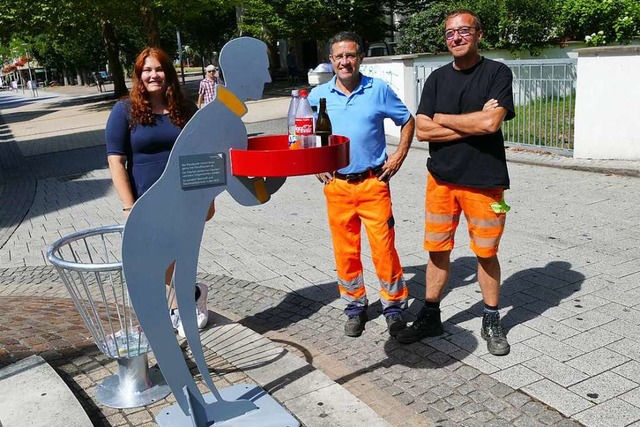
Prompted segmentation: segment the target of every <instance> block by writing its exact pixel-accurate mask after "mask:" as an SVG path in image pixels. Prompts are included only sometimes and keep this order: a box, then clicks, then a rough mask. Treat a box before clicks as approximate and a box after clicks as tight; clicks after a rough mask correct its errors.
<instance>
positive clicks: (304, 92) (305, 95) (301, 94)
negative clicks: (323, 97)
mask: <svg viewBox="0 0 640 427" xmlns="http://www.w3.org/2000/svg"><path fill="white" fill-rule="evenodd" d="M298 93H299V94H300V96H302V97H307V96H308V95H309V91H308V90H306V89H300V90H299V91H298Z"/></svg>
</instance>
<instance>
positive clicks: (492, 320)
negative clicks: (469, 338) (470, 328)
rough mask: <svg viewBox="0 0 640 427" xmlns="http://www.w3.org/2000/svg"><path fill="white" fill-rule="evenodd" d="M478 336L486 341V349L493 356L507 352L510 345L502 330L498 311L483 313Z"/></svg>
mask: <svg viewBox="0 0 640 427" xmlns="http://www.w3.org/2000/svg"><path fill="white" fill-rule="evenodd" d="M480 336H482V339H484V340H486V341H487V350H489V353H491V354H493V355H494V356H504V355H507V354H509V351H510V350H511V346H510V345H509V343H508V342H507V337H506V335H505V334H504V331H503V330H502V325H501V324H500V313H498V312H495V313H484V316H483V317H482V330H481V331H480Z"/></svg>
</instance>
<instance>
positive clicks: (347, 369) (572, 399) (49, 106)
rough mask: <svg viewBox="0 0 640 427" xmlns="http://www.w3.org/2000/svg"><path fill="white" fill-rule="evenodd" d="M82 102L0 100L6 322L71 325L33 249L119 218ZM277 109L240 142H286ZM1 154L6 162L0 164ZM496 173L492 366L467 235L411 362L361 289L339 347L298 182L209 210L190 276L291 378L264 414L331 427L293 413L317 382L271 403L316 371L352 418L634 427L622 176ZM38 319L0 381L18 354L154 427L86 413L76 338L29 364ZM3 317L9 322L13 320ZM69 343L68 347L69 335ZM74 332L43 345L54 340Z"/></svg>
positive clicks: (100, 110) (635, 335)
mask: <svg viewBox="0 0 640 427" xmlns="http://www.w3.org/2000/svg"><path fill="white" fill-rule="evenodd" d="M89 95H90V94H89ZM90 96H95V95H90ZM27 101H29V102H27ZM88 101H90V102H86V103H84V102H79V101H78V94H75V95H74V96H73V97H69V96H68V94H58V96H56V97H52V98H51V99H47V100H41V101H39V100H38V101H35V102H32V100H26V99H24V98H19V97H18V98H16V97H14V96H10V97H8V98H5V97H4V94H0V115H1V116H0V117H1V120H2V121H4V124H2V123H0V138H1V139H0V189H2V193H1V194H0V225H2V229H1V231H0V265H2V266H3V269H2V270H0V295H2V296H3V298H2V300H0V301H2V302H0V304H2V305H3V307H0V309H2V308H4V311H3V312H4V313H8V312H11V311H10V310H11V307H13V306H15V305H18V302H17V301H18V298H23V299H24V298H25V297H26V299H25V301H28V302H30V303H34V304H35V303H36V302H37V301H41V300H42V297H43V296H47V298H48V299H47V301H55V302H56V303H55V304H54V306H55V307H61V306H65V304H67V306H66V311H64V313H65V316H69V318H70V319H71V318H73V315H72V314H71V313H73V307H72V306H70V305H69V303H68V300H66V295H65V292H66V291H65V290H64V289H63V288H62V287H61V286H60V283H59V280H58V279H57V277H56V275H55V273H54V270H53V269H52V267H50V266H49V265H48V264H47V262H46V261H45V259H44V255H43V254H44V252H45V250H46V247H47V245H48V244H50V243H51V242H53V241H54V240H56V239H57V238H59V237H61V236H65V235H67V234H69V233H71V232H73V231H76V230H82V229H86V228H89V227H97V226H102V225H107V224H112V223H114V222H116V221H121V220H122V218H121V211H120V203H119V201H118V198H117V195H116V194H115V192H114V190H113V189H112V188H111V183H110V179H109V174H108V171H107V170H106V169H104V166H105V160H104V146H103V144H104V142H103V141H101V140H100V134H101V132H102V129H100V121H101V120H103V121H102V123H104V122H105V121H106V117H107V116H108V112H109V109H110V105H111V102H112V101H107V100H101V99H95V100H94V99H89V100H88ZM287 105H288V100H286V98H277V99H275V100H262V101H259V102H255V103H252V104H251V105H250V113H249V114H252V113H254V116H253V117H252V118H251V122H249V120H247V123H248V124H247V129H248V132H249V133H252V134H254V133H284V129H285V128H286V126H285V121H284V119H283V117H284V114H286V106H287ZM259 110H261V111H259ZM267 113H268V115H266V114H267ZM79 128H80V129H79ZM74 129H76V130H74ZM16 135H18V137H16ZM39 135H41V136H39ZM420 145H421V144H420V143H418V142H415V143H414V148H413V149H412V150H411V152H410V154H409V156H408V158H407V160H406V161H405V164H404V165H403V167H402V169H401V171H400V172H399V173H398V175H397V176H396V177H394V178H393V180H392V183H391V187H392V191H393V197H394V211H395V212H394V213H395V218H396V224H397V241H398V249H399V251H400V256H401V260H402V262H403V265H404V266H405V274H406V277H407V279H408V284H409V288H410V294H411V297H412V304H411V308H410V313H413V314H415V313H416V312H417V310H419V308H420V304H419V300H420V299H422V298H423V295H424V264H425V261H426V255H425V253H424V251H423V250H422V243H421V239H422V233H423V232H422V230H423V216H424V213H423V211H424V207H423V203H424V202H423V197H424V185H425V167H424V164H425V162H426V157H427V152H426V151H425V150H424V149H422V148H421V147H420ZM5 153H9V154H10V155H11V156H13V157H12V158H13V159H14V160H12V161H11V162H8V161H6V160H5V159H7V158H8V157H7V156H6V155H5ZM508 156H509V159H510V164H509V168H510V172H511V176H512V189H511V190H510V191H509V192H508V193H507V203H509V204H510V205H511V206H512V210H511V212H510V214H509V220H508V223H507V230H506V232H505V236H504V238H503V243H502V245H501V254H500V257H501V262H502V265H503V288H502V295H503V298H502V302H501V305H502V310H501V312H502V316H503V318H504V322H505V325H506V327H507V329H508V330H509V339H510V342H511V344H512V352H511V354H510V355H508V356H506V357H500V358H497V357H493V356H491V355H489V354H488V353H487V351H486V346H485V345H484V342H483V341H482V340H481V339H480V337H479V321H480V318H479V314H480V312H481V303H480V295H479V290H478V286H477V281H476V276H475V267H474V260H473V258H472V253H471V251H470V250H469V249H468V237H467V236H466V233H464V231H461V232H460V233H458V235H457V239H458V241H457V245H456V248H455V250H454V253H453V259H452V277H451V281H450V285H449V289H448V294H447V296H446V297H445V299H444V300H443V315H444V319H446V323H445V330H446V334H445V335H444V336H443V337H438V338H435V339H428V340H425V341H423V342H420V343H415V344H412V345H410V346H400V345H399V344H397V343H396V342H395V341H394V340H391V339H389V337H388V335H387V333H386V330H385V324H384V319H383V318H382V316H380V307H379V303H378V302H377V301H376V300H377V290H376V289H375V286H372V287H369V288H368V291H369V297H370V300H371V302H372V306H371V308H370V317H372V318H373V320H372V321H371V322H370V323H369V324H368V325H367V329H366V331H365V333H364V335H363V336H362V337H361V338H358V339H347V338H345V337H344V336H343V333H342V324H343V321H344V319H343V317H342V313H341V309H342V304H341V302H340V301H339V299H338V294H337V290H336V285H335V279H334V276H335V271H334V263H333V254H332V250H331V241H330V238H329V231H328V228H327V225H326V218H325V215H326V214H325V208H324V198H323V196H322V192H321V186H320V184H319V183H318V182H317V181H316V180H315V178H314V177H292V178H289V179H288V180H287V183H286V185H285V186H283V188H282V189H281V190H280V191H279V192H278V193H276V194H275V195H274V196H273V199H272V200H271V201H270V202H269V203H267V204H265V205H263V206H259V207H252V208H246V207H240V206H239V205H237V204H236V203H235V202H234V201H233V200H232V199H231V198H230V197H229V196H228V195H226V194H223V195H222V196H221V197H219V199H218V205H217V206H218V209H217V214H216V216H215V217H214V219H213V220H212V221H211V222H210V223H209V224H208V225H207V227H206V231H205V236H204V239H203V244H202V248H201V255H200V270H201V272H200V279H201V280H203V281H205V282H206V283H208V284H209V285H210V286H211V287H212V288H213V289H215V290H216V292H212V293H210V308H211V309H212V310H213V311H214V312H216V313H217V315H219V316H223V317H224V318H226V319H228V320H229V321H231V322H238V323H236V324H237V325H239V327H247V328H250V329H251V330H253V331H255V332H257V333H259V334H261V335H262V337H265V338H268V339H269V340H270V341H271V343H273V344H274V345H275V346H276V348H280V349H283V350H285V351H286V352H287V354H290V355H295V356H297V358H299V360H300V361H302V362H304V364H305V365H304V366H308V368H303V367H302V365H300V366H301V370H298V371H297V372H291V373H289V375H287V374H282V375H281V376H280V377H279V379H272V380H271V381H269V382H267V383H266V384H264V385H263V386H266V387H265V388H266V389H267V390H268V391H270V393H272V394H273V395H274V396H275V397H276V398H279V397H278V393H277V391H278V390H284V391H283V392H281V393H280V397H281V400H280V401H281V403H284V404H285V407H287V408H288V409H289V410H290V411H291V412H292V413H293V414H294V415H295V416H297V417H298V419H300V420H303V419H304V420H305V421H303V424H305V425H313V421H318V420H320V421H321V420H322V419H324V418H322V416H324V417H326V416H327V415H331V416H334V417H338V418H339V415H340V414H336V413H333V414H327V413H322V412H318V411H321V410H323V407H324V408H326V407H325V406H324V405H318V404H316V405H311V406H306V405H300V404H296V403H295V402H294V400H295V399H294V398H295V397H298V398H299V397H300V396H303V395H304V396H307V397H309V398H310V399H311V400H309V401H307V402H316V403H317V402H320V401H321V400H319V399H318V398H317V395H316V394H314V393H317V392H318V391H319V390H321V389H322V388H324V385H326V384H324V383H322V382H320V383H319V385H318V388H317V390H316V392H310V391H305V392H297V393H296V392H292V390H296V389H295V388H288V389H287V386H288V387H294V383H296V381H295V380H296V379H302V381H303V382H304V381H305V380H306V379H307V378H310V377H306V376H305V375H306V373H311V372H316V371H318V372H317V373H314V374H313V375H318V373H320V372H321V373H322V374H324V375H325V376H326V377H327V378H328V379H329V380H331V381H332V383H331V384H335V385H336V386H338V387H340V390H344V392H345V393H347V394H348V395H351V396H353V397H354V398H355V399H356V400H354V401H357V402H360V403H361V404H362V405H364V406H362V408H363V409H362V410H364V411H367V408H370V409H371V410H372V412H374V413H375V414H376V416H377V417H379V419H380V420H381V421H380V422H381V423H389V424H391V425H398V426H400V425H402V426H405V425H442V426H458V425H517V426H522V425H554V426H569V425H579V424H583V425H586V426H626V425H640V387H639V386H640V380H638V378H640V304H639V303H638V301H637V296H638V293H639V292H640V281H639V280H638V279H640V262H639V261H638V259H639V258H640V249H639V248H638V243H637V242H638V240H639V238H640V227H639V226H638V224H640V213H638V211H637V209H635V202H636V199H637V197H635V195H637V194H640V191H639V190H640V180H639V179H637V176H638V175H640V174H639V173H638V171H639V170H640V167H639V165H638V162H604V161H575V160H573V159H569V158H563V157H560V156H554V155H550V154H543V153H529V152H523V151H520V150H509V154H508ZM540 165H543V166H552V167H540ZM590 171H591V172H590ZM594 171H599V172H604V173H594ZM612 172H615V174H613V173H612ZM29 189H32V190H31V195H30V196H29V195H27V196H25V195H24V194H23V193H28V192H29ZM363 249H364V254H365V268H366V269H367V270H366V277H365V280H366V282H367V284H368V285H375V283H376V280H375V275H374V273H373V267H372V263H371V261H370V254H369V251H368V247H367V243H366V241H365V242H363ZM9 296H10V297H12V298H15V299H14V300H10V299H8V297H9ZM49 298H57V299H55V300H50V299H49ZM414 298H415V299H416V300H417V301H414V300H413V299H414ZM65 301H67V302H66V303H65ZM51 310H54V307H45V306H44V305H43V304H40V306H38V307H37V308H36V307H34V308H33V310H29V313H32V314H31V316H36V315H37V314H38V313H42V320H43V325H42V326H41V328H42V340H41V342H39V343H35V342H33V341H27V340H26V337H25V336H19V335H20V334H14V335H11V334H12V329H11V328H8V329H4V330H0V365H2V364H6V363H7V362H9V361H12V360H19V359H21V358H23V357H25V356H26V355H28V354H29V353H38V354H41V355H42V356H43V357H44V358H45V359H47V355H49V357H50V359H48V360H52V362H53V363H52V364H53V365H54V366H55V367H56V369H57V371H58V372H60V373H63V377H64V378H65V380H66V381H67V383H68V384H71V385H72V389H73V390H74V391H75V392H76V395H77V396H78V397H79V398H80V400H81V401H82V402H84V405H85V409H86V410H87V413H88V414H89V415H90V417H91V418H92V420H94V422H95V420H96V419H97V420H100V422H103V423H104V424H106V425H119V424H121V423H123V422H128V423H130V424H133V425H141V424H144V423H150V424H151V422H152V419H153V416H154V411H157V410H159V409H160V408H161V407H162V404H159V405H157V406H154V407H153V408H145V409H143V410H140V411H136V412H132V411H115V410H109V409H107V408H102V407H98V406H97V405H96V404H95V402H94V401H93V400H92V395H91V394H92V392H91V390H92V387H95V382H96V381H97V378H98V377H100V375H106V374H105V371H106V372H109V366H111V368H112V365H109V361H105V360H104V358H102V359H101V358H100V355H99V354H96V353H95V348H94V347H93V348H92V347H91V346H90V345H89V344H88V343H87V342H86V341H84V342H77V340H76V341H74V342H72V341H71V340H67V341H65V342H68V344H64V346H63V342H62V341H58V343H59V344H60V345H61V346H63V347H64V348H62V349H48V350H46V349H45V347H43V346H44V345H45V344H46V343H50V342H51V336H49V339H47V335H46V333H47V332H46V325H45V324H44V320H45V319H47V318H50V316H52V315H53V314H52V311H51ZM23 317H24V316H23ZM16 318H20V315H19V314H18V313H15V314H12V319H16ZM220 319H222V317H221V318H220ZM16 322H19V320H15V321H13V323H8V322H7V323H5V325H6V324H9V325H12V324H13V325H15V324H16ZM219 324H220V326H221V327H222V325H223V324H224V322H222V320H221V321H220V323H219ZM232 324H233V323H232ZM75 327H77V328H80V329H75V331H76V332H75V334H76V335H77V333H78V332H77V331H79V330H81V328H82V324H81V322H77V323H75ZM23 330H25V329H23ZM71 330H73V327H72V326H69V327H68V328H66V329H64V330H59V331H58V332H57V334H58V336H59V337H61V338H59V339H62V340H63V341H64V337H68V335H70V334H71V332H65V331H71ZM23 335H26V333H24V334H23ZM256 340H257V338H256ZM39 345H42V346H40V347H39ZM65 346H66V347H65ZM214 347H215V346H214ZM7 349H9V350H7ZM65 349H66V350H65ZM63 350H64V351H63ZM91 351H93V353H91ZM207 351H209V352H210V353H208V354H210V357H211V360H212V369H213V370H215V371H216V372H218V373H220V374H221V377H220V378H221V381H222V382H221V386H224V384H233V383H236V382H243V381H244V382H246V381H253V382H255V383H259V381H258V379H257V377H258V376H259V375H258V374H255V376H256V379H254V378H253V377H252V374H253V369H252V368H251V367H249V366H243V365H241V364H239V362H238V361H237V360H236V361H233V360H230V359H225V358H224V357H223V356H222V355H221V354H219V353H217V352H216V348H211V349H208V350H207ZM48 352H50V353H48ZM53 353H55V354H53ZM78 360H79V361H80V362H78ZM208 360H209V359H208ZM234 363H235V364H234ZM296 375H298V376H296ZM323 381H324V380H323ZM308 382H309V383H313V381H308ZM331 387H334V386H331ZM329 389H331V388H329ZM287 393H294V394H295V396H294V395H291V394H289V395H288V396H287ZM282 396H285V397H282ZM287 398H289V400H287ZM300 401H301V400H298V402H300ZM163 403H164V402H163ZM287 403H288V404H287ZM166 404H167V403H165V406H166ZM314 411H315V412H314ZM367 413H369V412H367ZM136 417H137V418H136ZM1 419H2V415H1V414H0V420H1ZM634 423H635V424H634ZM369 424H371V425H376V424H375V423H372V422H370V423H369ZM317 425H323V424H317ZM324 425H326V424H324Z"/></svg>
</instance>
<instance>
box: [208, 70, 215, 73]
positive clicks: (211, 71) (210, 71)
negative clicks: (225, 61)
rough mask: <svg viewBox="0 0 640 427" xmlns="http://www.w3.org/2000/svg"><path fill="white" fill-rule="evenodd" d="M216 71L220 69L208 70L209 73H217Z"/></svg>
mask: <svg viewBox="0 0 640 427" xmlns="http://www.w3.org/2000/svg"><path fill="white" fill-rule="evenodd" d="M216 71H218V70H209V71H207V73H215V72H216Z"/></svg>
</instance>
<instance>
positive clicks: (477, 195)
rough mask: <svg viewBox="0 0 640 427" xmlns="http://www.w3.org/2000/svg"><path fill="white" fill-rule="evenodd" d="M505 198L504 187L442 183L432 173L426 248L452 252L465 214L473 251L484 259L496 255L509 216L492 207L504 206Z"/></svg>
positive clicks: (427, 204) (428, 192)
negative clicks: (502, 202)
mask: <svg viewBox="0 0 640 427" xmlns="http://www.w3.org/2000/svg"><path fill="white" fill-rule="evenodd" d="M503 197H504V189H502V188H492V189H485V188H471V187H461V186H458V185H453V184H447V183H444V182H439V181H437V180H436V179H435V178H434V177H433V176H431V174H428V175H427V195H426V198H425V233H424V249H425V250H427V251H429V252H441V251H450V250H452V249H453V247H454V237H455V233H456V228H457V227H458V223H459V221H460V212H464V215H465V218H466V219H467V226H468V229H469V238H470V242H469V246H470V247H471V250H472V251H473V252H474V253H475V254H476V255H477V256H479V257H480V258H489V257H492V256H494V255H496V254H497V253H498V245H499V243H500V237H502V232H503V231H504V224H505V220H506V213H505V212H498V213H496V212H495V211H494V209H493V208H492V207H491V205H493V204H495V203H500V202H501V201H502V200H503Z"/></svg>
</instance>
